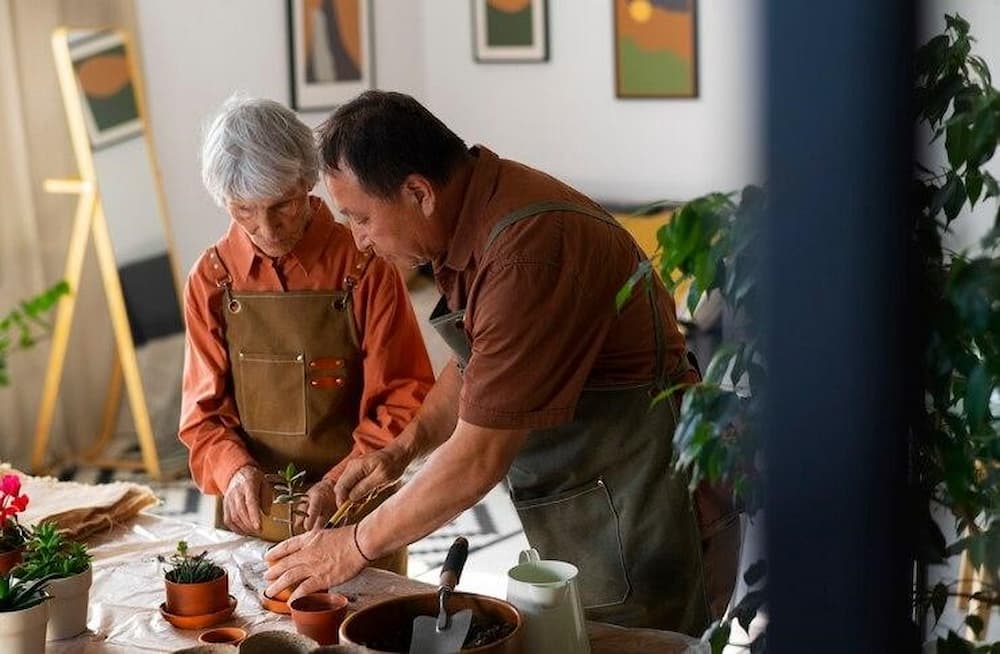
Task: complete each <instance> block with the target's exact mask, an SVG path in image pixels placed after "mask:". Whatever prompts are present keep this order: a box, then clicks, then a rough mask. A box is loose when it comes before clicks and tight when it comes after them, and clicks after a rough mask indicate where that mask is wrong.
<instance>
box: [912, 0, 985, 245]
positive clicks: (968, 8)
mask: <svg viewBox="0 0 1000 654" xmlns="http://www.w3.org/2000/svg"><path fill="white" fill-rule="evenodd" d="M923 8H924V14H923V20H922V22H921V25H920V33H919V42H920V43H925V42H927V40H928V39H930V38H931V37H932V36H934V35H936V34H940V33H941V32H943V31H944V27H945V24H944V15H945V14H954V13H956V12H957V13H958V14H960V15H961V16H962V17H963V18H964V19H966V20H967V21H969V24H970V34H971V36H973V37H974V38H975V39H976V42H975V43H973V45H972V53H973V54H978V55H980V56H981V57H982V58H983V59H985V60H986V63H987V65H988V66H989V67H990V71H991V72H992V73H993V85H994V86H997V85H998V84H1000V0H936V1H935V2H927V3H923ZM936 146H937V147H935V148H933V149H932V151H931V152H930V153H929V154H928V157H929V160H930V161H940V162H946V161H947V159H946V157H945V155H944V139H943V138H942V139H940V140H939V142H938V143H937V144H936ZM986 170H987V171H989V172H990V173H991V174H992V175H993V177H995V178H997V179H1000V153H998V155H996V156H994V157H993V160H992V161H990V162H989V164H988V165H987V166H986ZM996 215H997V199H996V198H993V199H991V200H990V201H989V202H988V203H986V204H977V205H976V208H975V209H974V210H973V211H971V212H970V211H969V210H968V209H966V210H965V211H963V212H962V213H961V214H960V215H959V217H958V218H957V219H956V220H955V222H954V223H952V230H953V232H954V233H953V238H952V239H951V243H950V244H949V245H950V246H951V247H952V248H954V249H956V250H960V249H965V248H972V249H974V250H975V249H978V247H977V245H976V244H977V243H978V241H979V240H980V239H981V238H982V237H983V236H984V235H985V234H986V232H987V231H989V229H990V228H991V227H992V226H993V221H994V220H995V218H996Z"/></svg>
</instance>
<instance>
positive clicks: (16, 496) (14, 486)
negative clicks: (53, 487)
mask: <svg viewBox="0 0 1000 654" xmlns="http://www.w3.org/2000/svg"><path fill="white" fill-rule="evenodd" d="M27 506H28V496H27V495H24V494H23V493H21V479H20V477H18V476H17V475H12V474H8V475H4V476H3V478H2V479H0V574H7V573H9V572H10V571H11V570H13V569H14V567H15V566H17V564H19V563H20V562H21V557H22V553H23V552H24V544H25V542H26V541H27V540H28V532H27V530H26V529H25V528H24V527H23V526H22V525H21V523H20V522H18V520H17V514H18V513H21V512H22V511H24V509H26V508H27Z"/></svg>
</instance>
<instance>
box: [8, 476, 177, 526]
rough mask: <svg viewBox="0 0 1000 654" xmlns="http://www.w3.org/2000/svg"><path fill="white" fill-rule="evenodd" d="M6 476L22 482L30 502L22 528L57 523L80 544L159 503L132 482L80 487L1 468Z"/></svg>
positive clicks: (22, 520) (149, 492)
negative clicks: (41, 523)
mask: <svg viewBox="0 0 1000 654" xmlns="http://www.w3.org/2000/svg"><path fill="white" fill-rule="evenodd" d="M7 474H16V475H17V476H18V477H20V478H21V492H22V493H25V494H26V495H27V496H28V498H29V501H28V508H27V509H25V511H24V512H23V513H21V514H20V515H19V516H18V519H19V520H20V522H21V524H24V525H36V524H38V523H39V522H42V521H43V520H44V521H51V522H55V523H56V525H58V527H59V529H60V531H62V532H63V533H64V534H66V535H67V537H69V538H71V539H73V540H78V541H87V540H88V539H90V538H91V537H93V536H95V535H98V534H101V533H104V532H107V531H110V530H111V529H113V528H114V527H116V526H118V525H122V524H125V523H127V522H128V521H130V520H132V519H133V518H134V517H135V516H136V515H138V514H139V512H140V511H142V510H143V509H145V508H147V507H150V506H153V505H154V504H156V503H157V501H158V500H157V499H156V495H154V494H153V491H152V490H151V489H150V488H149V487H147V486H143V485H141V484H133V483H130V482H114V483H110V484H99V485H92V484H80V483H77V482H72V481H59V480H58V479H55V478H53V477H32V476H31V475H27V474H25V473H23V472H21V471H19V470H16V469H14V468H12V467H11V466H9V465H8V464H0V475H7Z"/></svg>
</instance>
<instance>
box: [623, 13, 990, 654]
mask: <svg viewBox="0 0 1000 654" xmlns="http://www.w3.org/2000/svg"><path fill="white" fill-rule="evenodd" d="M945 25H946V29H945V32H944V33H943V34H940V35H938V36H935V37H934V38H933V39H931V40H930V41H929V42H928V43H927V44H925V45H924V46H922V47H921V48H920V49H919V50H918V51H917V54H916V60H915V62H916V88H915V109H916V112H915V117H916V121H917V129H918V132H917V133H918V135H921V136H923V135H925V134H929V136H928V138H929V139H930V140H931V141H932V142H934V141H937V140H938V139H940V138H942V137H943V139H944V150H945V154H946V161H944V162H943V163H942V164H940V165H937V166H930V165H921V164H919V163H918V164H917V166H916V170H915V171H914V185H913V188H914V197H913V202H912V207H913V215H912V217H911V221H910V223H909V224H910V226H911V228H912V230H911V233H910V239H909V241H910V242H909V245H910V248H911V256H910V257H909V259H910V261H912V262H913V268H912V269H911V270H910V271H909V279H910V280H911V283H912V284H913V286H914V287H915V288H916V289H917V292H916V301H917V304H918V307H917V309H918V311H919V314H920V315H921V316H922V317H924V318H925V319H926V320H927V325H926V326H925V329H926V333H925V334H924V335H923V339H922V340H923V342H924V344H925V346H924V349H923V370H922V372H923V378H922V380H921V382H922V383H921V384H920V386H919V389H918V390H919V393H916V394H914V396H913V397H910V398H909V400H908V406H907V415H908V421H909V432H908V438H909V439H910V448H909V450H910V452H911V458H910V461H909V468H910V475H909V477H910V478H911V479H912V480H913V482H912V484H913V487H912V488H911V489H910V490H911V496H912V497H911V500H912V502H913V504H914V506H915V507H916V513H918V514H920V518H919V525H918V527H919V528H918V530H917V532H918V533H919V534H920V542H917V543H914V549H913V552H911V557H912V562H913V565H914V569H915V570H917V571H918V572H917V574H916V575H915V576H914V579H913V597H914V608H915V614H916V615H918V616H921V615H924V616H926V615H927V613H928V612H930V613H931V617H932V620H933V622H934V625H933V626H937V625H936V623H937V621H938V620H939V619H940V617H941V615H942V614H943V612H944V610H945V608H946V606H947V605H948V603H949V601H954V600H956V599H957V598H960V597H962V596H965V597H966V598H969V597H970V596H971V599H974V600H977V601H978V602H980V603H981V604H983V605H985V606H986V607H989V608H990V610H992V609H993V608H995V607H997V606H1000V586H998V584H997V579H998V578H1000V419H998V416H996V415H994V412H995V411H996V409H995V407H994V406H993V405H991V397H992V396H993V395H994V393H995V391H996V389H1000V365H998V363H1000V302H998V301H997V298H998V297H1000V259H998V257H997V248H998V246H1000V211H998V210H997V209H996V205H997V198H998V197H1000V184H998V182H997V180H996V179H994V178H993V177H992V176H991V175H990V173H989V172H988V171H986V170H984V168H983V167H984V166H985V165H986V164H987V162H989V161H990V159H991V158H992V157H993V155H994V153H995V150H996V147H997V144H998V141H1000V91H998V90H997V89H996V88H994V87H993V86H992V78H991V75H990V71H989V69H988V67H987V66H986V63H985V62H984V61H983V60H982V59H981V58H980V57H977V56H975V55H973V54H971V52H972V38H971V37H970V36H969V24H968V23H967V22H966V21H965V20H963V19H962V18H961V17H960V16H958V15H954V16H946V17H945ZM932 168H934V169H932ZM764 203H765V196H764V193H763V192H762V190H761V189H759V188H754V187H748V188H747V189H744V191H743V192H742V193H741V194H735V193H715V194H711V195H708V196H705V197H701V198H698V199H696V200H694V201H692V202H690V203H688V204H686V205H685V206H684V207H682V208H681V209H680V210H678V211H677V212H676V213H675V214H674V216H673V218H672V219H671V221H670V222H669V223H668V224H667V225H665V226H664V227H663V228H661V230H660V231H659V233H658V234H657V240H658V243H659V251H658V255H659V256H658V257H654V261H653V263H652V264H650V265H646V266H643V267H642V268H641V269H640V270H637V271H636V274H635V275H633V277H632V278H631V279H630V280H629V282H628V283H627V284H626V287H625V288H623V289H622V293H621V294H620V298H619V299H620V300H622V301H623V299H624V298H627V297H628V294H629V293H631V291H632V289H633V287H634V286H636V285H637V284H639V283H642V280H643V278H644V277H645V276H648V275H649V274H650V273H651V272H652V271H653V270H654V269H655V272H656V273H657V274H659V275H660V277H661V278H662V279H663V281H664V283H665V284H667V286H668V287H669V288H672V289H673V288H676V287H677V286H678V285H679V284H680V283H682V282H685V281H690V283H691V290H690V292H689V295H688V304H689V306H691V307H693V306H694V305H696V304H697V302H698V301H699V299H700V298H701V297H702V295H703V294H704V293H708V292H718V293H719V294H721V296H722V297H723V299H724V300H725V301H726V303H727V304H728V305H729V307H730V309H731V311H732V313H733V314H734V315H735V316H736V322H737V324H738V325H739V326H740V331H741V332H743V333H741V334H740V336H739V338H738V339H732V340H730V341H729V342H726V343H723V344H722V346H721V347H720V348H719V350H718V352H717V353H716V354H715V355H714V357H713V359H712V361H711V363H710V364H709V366H708V368H707V370H706V374H705V379H704V380H703V382H702V383H700V384H697V385H695V386H693V387H691V388H689V389H686V390H685V393H684V398H683V400H682V403H681V410H680V418H679V420H678V425H677V430H676V431H675V433H674V451H675V461H674V465H675V467H677V468H679V469H683V470H687V471H688V472H689V473H690V475H691V482H692V484H695V485H696V484H697V483H698V482H699V481H701V480H702V479H708V480H710V481H725V482H729V483H730V484H732V487H733V489H734V494H735V495H736V496H737V498H738V499H739V500H741V501H742V502H743V504H744V506H745V507H746V508H747V510H748V513H749V514H750V515H751V516H753V515H754V514H755V512H756V511H757V510H758V508H759V507H760V506H761V505H762V503H763V502H762V500H763V494H764V493H765V492H766V488H765V487H764V485H763V483H762V479H763V477H762V475H761V470H760V464H761V461H762V451H761V443H760V439H759V433H760V431H759V430H760V426H761V421H760V418H761V414H762V400H761V398H762V397H763V393H764V392H766V388H767V369H766V362H765V361H764V359H763V357H762V355H761V353H760V350H759V349H758V347H757V346H758V336H759V334H758V331H757V320H756V318H757V317H756V316H755V315H754V298H755V294H756V290H757V282H758V279H759V274H758V268H757V261H756V259H755V256H756V253H757V252H758V251H759V249H758V248H757V247H756V245H757V243H758V231H757V226H758V225H759V224H760V223H759V218H760V215H761V214H762V212H763V209H764ZM977 203H989V204H990V208H991V211H996V214H995V215H996V216H997V217H996V222H995V225H994V227H993V229H992V230H991V231H990V232H989V233H988V234H987V235H986V236H985V237H984V238H983V239H982V241H981V243H980V245H981V251H980V252H954V251H952V250H950V249H949V248H948V247H947V246H946V243H947V238H948V236H949V234H950V232H951V231H952V223H953V222H954V221H955V220H956V219H958V217H959V215H960V214H961V213H962V210H963V208H964V207H966V206H968V207H973V206H975V205H976V204H977ZM676 271H679V273H680V274H679V275H678V274H676ZM692 487H693V486H692ZM932 506H935V507H938V508H939V509H941V510H942V512H946V513H948V514H950V518H951V520H952V521H953V524H954V526H955V527H956V531H957V532H958V533H959V534H960V537H959V538H957V539H956V540H954V542H952V543H951V544H948V543H947V539H946V537H945V536H944V535H943V533H942V531H941V529H940V527H939V523H938V522H937V521H936V520H935V519H934V518H933V517H932V515H931V507H932ZM963 553H968V555H969V558H970V560H971V563H972V565H973V566H974V567H976V568H978V569H979V570H980V572H981V575H982V577H983V579H984V582H985V583H984V585H983V587H982V588H980V589H978V590H971V591H970V590H964V589H963V588H962V585H961V584H960V583H959V582H958V580H957V579H955V578H954V571H955V570H956V569H957V567H958V566H957V557H958V556H960V555H962V554H963ZM928 566H930V567H931V571H937V570H940V569H942V567H943V566H947V568H945V571H944V572H943V574H942V575H941V577H942V580H941V581H940V582H938V583H935V584H934V585H933V587H931V588H928V587H927V585H928V584H926V583H925V578H926V577H925V576H924V574H923V572H924V571H926V570H927V569H928ZM744 579H745V580H746V582H747V584H748V587H749V592H748V594H747V595H746V597H745V598H743V600H742V601H741V602H740V603H739V604H738V605H737V606H736V607H735V608H734V609H733V610H731V611H730V613H729V615H728V616H727V617H726V619H724V620H723V621H721V622H719V623H716V624H714V625H712V627H711V628H710V629H709V632H708V633H707V634H706V639H707V640H709V641H710V642H711V646H712V651H713V652H714V653H718V652H721V651H722V648H723V647H724V646H725V645H726V644H727V643H728V641H729V639H730V634H731V630H732V621H733V620H735V621H737V622H738V623H739V624H740V625H741V626H742V627H743V628H744V630H746V629H747V628H748V626H749V625H750V622H751V621H752V620H753V619H754V617H755V616H756V615H757V614H758V611H760V610H761V608H762V607H763V606H764V602H765V597H766V588H765V587H764V586H765V583H766V566H765V563H764V562H763V561H758V562H756V563H754V564H753V565H752V566H751V567H750V568H749V569H748V570H746V571H745V572H744ZM965 626H966V627H967V630H968V632H971V635H972V636H976V637H978V636H979V635H981V634H982V628H983V621H982V620H981V619H980V617H979V616H977V615H970V616H968V617H967V619H966V620H965ZM937 631H938V632H939V633H940V632H941V631H944V635H943V636H941V637H939V638H937V639H936V643H935V645H936V647H937V652H938V653H939V654H971V653H974V652H996V651H1000V643H992V644H976V643H974V642H973V641H972V639H971V638H967V637H968V636H969V634H968V633H965V634H962V633H959V632H958V631H956V630H955V629H944V630H942V629H937ZM766 638H767V634H766V631H761V632H760V633H759V634H757V635H756V637H755V640H753V642H752V643H750V644H748V645H746V646H745V648H746V649H749V650H750V651H751V652H760V651H764V650H765V649H766Z"/></svg>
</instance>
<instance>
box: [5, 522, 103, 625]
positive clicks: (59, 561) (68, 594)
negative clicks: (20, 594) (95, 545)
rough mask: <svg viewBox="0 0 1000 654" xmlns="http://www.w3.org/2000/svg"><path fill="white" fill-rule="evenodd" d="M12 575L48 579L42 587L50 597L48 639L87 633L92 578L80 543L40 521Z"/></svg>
mask: <svg viewBox="0 0 1000 654" xmlns="http://www.w3.org/2000/svg"><path fill="white" fill-rule="evenodd" d="M14 574H15V575H16V576H17V578H18V579H20V580H22V581H33V580H37V579H51V581H49V583H48V585H47V586H46V588H45V591H46V592H47V593H48V594H49V596H50V597H51V598H52V600H51V601H50V602H49V626H48V631H47V635H46V637H47V638H48V640H61V639H63V638H72V637H73V636H76V635H79V634H80V633H83V631H85V630H86V628H87V605H88V600H89V598H90V585H91V582H92V580H93V575H92V574H91V568H90V554H88V553H87V548H86V547H85V546H84V545H83V543H77V542H74V541H71V540H67V539H66V538H65V537H64V536H63V535H62V534H61V533H59V529H58V528H57V527H56V525H55V523H52V522H43V523H41V524H39V525H37V526H36V527H35V528H34V530H32V533H31V538H29V539H28V542H27V546H26V548H25V553H24V562H23V563H21V565H19V566H18V567H17V568H15V569H14Z"/></svg>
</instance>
